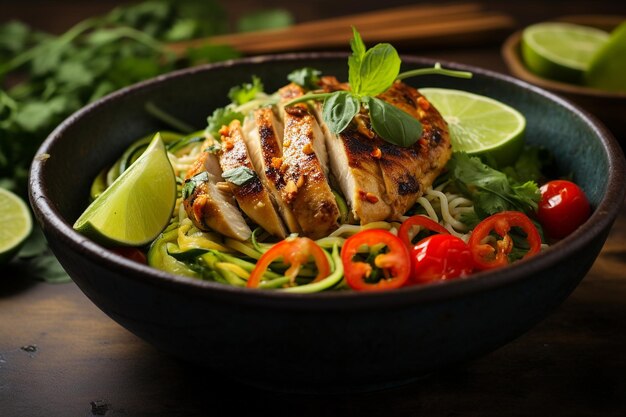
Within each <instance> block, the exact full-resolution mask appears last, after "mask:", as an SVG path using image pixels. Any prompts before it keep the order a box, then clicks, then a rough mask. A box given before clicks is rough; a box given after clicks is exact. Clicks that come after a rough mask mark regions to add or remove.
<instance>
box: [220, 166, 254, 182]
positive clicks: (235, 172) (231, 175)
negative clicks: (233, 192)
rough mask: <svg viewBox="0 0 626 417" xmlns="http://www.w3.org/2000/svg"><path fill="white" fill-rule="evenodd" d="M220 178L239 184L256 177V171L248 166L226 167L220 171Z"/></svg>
mask: <svg viewBox="0 0 626 417" xmlns="http://www.w3.org/2000/svg"><path fill="white" fill-rule="evenodd" d="M222 178H224V179H225V180H226V181H228V182H231V183H233V184H235V185H239V186H241V185H244V184H245V183H247V182H248V181H251V180H253V179H254V178H256V172H254V171H253V170H251V169H250V168H248V167H244V166H238V167H237V168H232V169H227V170H226V171H224V172H222Z"/></svg>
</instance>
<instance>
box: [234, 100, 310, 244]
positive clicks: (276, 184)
mask: <svg viewBox="0 0 626 417" xmlns="http://www.w3.org/2000/svg"><path fill="white" fill-rule="evenodd" d="M243 133H244V139H245V141H246V144H247V145H248V152H249V154H250V159H251V161H252V165H254V169H255V170H256V172H257V174H258V175H259V178H260V179H261V182H262V183H263V185H264V186H265V187H266V188H267V190H268V191H269V193H270V196H271V197H272V201H273V202H274V204H275V206H276V208H277V210H278V212H279V213H280V215H281V217H282V218H283V220H284V222H285V225H286V226H287V228H288V229H289V232H291V233H300V232H301V229H300V225H299V224H298V220H297V219H296V217H295V216H294V214H293V213H292V212H291V208H290V207H289V205H288V204H287V202H286V201H284V200H283V199H282V197H281V191H280V190H282V189H283V188H284V187H285V185H286V183H285V180H284V177H283V172H281V170H280V167H281V165H282V154H283V151H282V147H283V125H282V122H281V121H280V120H279V119H278V118H277V116H276V114H275V112H274V110H273V109H272V108H271V107H263V108H260V109H257V110H255V111H254V113H253V115H251V116H248V117H246V118H245V120H244V124H243Z"/></svg>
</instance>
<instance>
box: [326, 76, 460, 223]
mask: <svg viewBox="0 0 626 417" xmlns="http://www.w3.org/2000/svg"><path fill="white" fill-rule="evenodd" d="M323 81H324V89H325V90H326V91H328V92H332V91H337V90H341V89H344V88H345V87H344V84H339V83H338V82H337V80H336V79H335V78H334V77H325V78H324V79H323ZM378 98H380V99H382V100H385V101H387V102H388V103H390V104H393V105H394V106H396V107H398V108H399V109H401V110H403V111H405V112H407V113H409V114H410V115H412V116H413V117H415V118H416V119H418V120H419V121H420V122H421V123H422V127H423V132H422V136H421V137H420V138H419V139H418V140H417V142H416V143H415V144H414V145H413V146H410V147H407V148H404V147H400V146H396V145H393V144H391V143H389V142H386V141H384V140H383V139H382V138H380V137H379V136H377V135H376V133H375V132H374V131H373V130H372V128H371V125H370V123H369V118H368V116H367V114H366V113H361V114H359V115H357V116H356V117H355V119H354V121H353V122H352V123H351V124H350V125H349V126H348V127H347V128H346V129H345V130H344V131H343V132H341V133H340V134H339V135H334V134H332V133H331V132H329V131H328V129H326V143H327V148H328V152H329V157H330V160H331V166H332V168H333V175H334V179H335V181H336V182H337V184H338V185H339V187H340V188H341V191H342V192H343V194H344V196H345V197H346V200H347V201H348V204H349V206H350V208H351V210H352V214H353V216H354V217H355V219H357V220H359V221H360V222H361V224H366V223H370V222H374V221H380V220H386V219H398V218H400V217H401V216H402V215H403V214H404V213H405V212H406V211H407V210H408V209H409V208H410V207H411V206H412V205H413V204H415V202H416V201H417V199H418V198H419V197H420V196H421V195H422V194H423V192H424V190H425V189H426V188H428V187H430V186H431V185H432V183H433V181H434V180H435V178H437V176H438V175H439V174H440V173H441V171H442V170H443V168H444V167H445V165H446V163H447V161H448V160H449V159H450V156H451V154H452V146H451V143H450V136H449V134H448V127H447V124H446V122H445V120H444V119H443V117H442V116H441V115H440V114H439V112H438V111H437V109H435V108H434V107H433V106H431V105H430V103H429V102H428V100H426V98H425V97H423V96H422V95H421V94H420V93H419V92H418V91H417V90H416V89H414V88H412V87H410V86H408V85H407V84H404V83H402V82H400V81H397V82H395V83H394V84H393V85H392V86H391V87H390V88H389V89H388V90H387V91H386V92H384V93H383V94H381V95H379V96H378ZM317 109H318V118H320V120H321V105H318V107H317Z"/></svg>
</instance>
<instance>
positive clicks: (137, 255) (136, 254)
mask: <svg viewBox="0 0 626 417" xmlns="http://www.w3.org/2000/svg"><path fill="white" fill-rule="evenodd" d="M111 251H113V252H115V253H117V254H118V255H121V256H123V257H124V258H126V259H130V260H131V261H135V262H139V263H140V264H147V263H148V261H147V258H146V254H145V253H143V252H142V251H141V250H139V249H137V248H132V247H129V246H117V247H114V248H111Z"/></svg>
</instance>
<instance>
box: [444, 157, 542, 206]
mask: <svg viewBox="0 0 626 417" xmlns="http://www.w3.org/2000/svg"><path fill="white" fill-rule="evenodd" d="M448 170H449V175H450V179H451V180H452V181H453V182H454V183H455V184H456V185H457V186H458V187H459V189H460V190H461V191H462V192H463V193H464V194H465V195H467V196H468V198H470V199H471V200H472V201H474V210H475V211H476V214H477V215H478V217H479V218H485V217H487V216H490V215H492V214H495V213H498V212H500V211H505V210H516V211H522V212H525V213H528V214H531V213H534V212H535V211H536V209H537V203H538V201H539V198H540V196H541V195H540V193H539V188H538V187H537V184H536V183H534V182H532V181H528V182H525V183H523V184H518V183H515V182H513V181H512V180H510V179H509V178H508V177H507V175H506V174H505V173H503V172H500V171H497V170H495V169H493V168H490V167H489V166H487V165H485V164H484V163H483V162H482V161H481V160H480V158H478V157H471V156H468V155H467V154H466V153H463V152H455V153H453V154H452V158H451V159H450V162H449V163H448Z"/></svg>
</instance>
